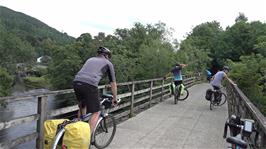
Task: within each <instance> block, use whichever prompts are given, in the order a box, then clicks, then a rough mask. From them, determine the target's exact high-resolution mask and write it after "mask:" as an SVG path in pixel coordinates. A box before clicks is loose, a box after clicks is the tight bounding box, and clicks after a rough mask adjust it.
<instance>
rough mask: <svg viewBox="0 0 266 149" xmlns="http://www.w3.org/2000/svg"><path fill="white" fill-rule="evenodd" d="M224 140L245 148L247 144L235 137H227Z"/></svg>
mask: <svg viewBox="0 0 266 149" xmlns="http://www.w3.org/2000/svg"><path fill="white" fill-rule="evenodd" d="M226 142H228V143H231V144H236V145H238V146H239V147H241V148H247V146H248V144H247V143H246V142H245V141H243V140H241V139H239V138H237V137H228V138H227V139H226Z"/></svg>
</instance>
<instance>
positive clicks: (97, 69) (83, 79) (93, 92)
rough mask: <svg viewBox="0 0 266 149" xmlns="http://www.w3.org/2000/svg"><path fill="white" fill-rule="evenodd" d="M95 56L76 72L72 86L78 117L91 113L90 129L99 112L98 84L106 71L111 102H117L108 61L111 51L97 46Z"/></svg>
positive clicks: (112, 67) (112, 71) (112, 69)
mask: <svg viewBox="0 0 266 149" xmlns="http://www.w3.org/2000/svg"><path fill="white" fill-rule="evenodd" d="M97 53H98V55H97V56H96V57H92V58H89V59H88V60H87V61H86V63H85V64H84V65H83V66H82V68H81V69H80V71H79V72H78V73H77V74H76V76H75V79H74V81H73V88H74V91H75V95H76V98H77V100H78V106H79V112H78V117H80V116H83V115H85V114H86V113H92V117H91V119H90V121H89V123H90V126H91V130H93V129H94V127H95V125H96V123H97V120H98V118H99V114H100V112H99V111H100V101H99V95H98V84H99V82H100V80H101V79H102V77H103V75H104V74H105V73H107V75H108V77H109V80H110V84H111V90H112V94H113V104H116V102H117V100H116V99H117V85H116V78H115V71H114V66H113V64H112V63H111V62H110V61H109V59H110V57H111V52H110V50H109V49H107V48H105V47H99V48H98V50H97Z"/></svg>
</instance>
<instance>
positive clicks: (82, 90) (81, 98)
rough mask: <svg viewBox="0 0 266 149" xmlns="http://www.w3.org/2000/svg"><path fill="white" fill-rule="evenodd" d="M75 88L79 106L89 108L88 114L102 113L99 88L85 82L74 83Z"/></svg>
mask: <svg viewBox="0 0 266 149" xmlns="http://www.w3.org/2000/svg"><path fill="white" fill-rule="evenodd" d="M73 88H74V91H75V95H76V98H77V100H78V102H79V105H80V106H81V107H82V108H84V107H87V113H94V112H98V111H100V101H99V93H98V88H97V87H95V86H93V85H90V84H87V83H84V82H79V81H74V82H73Z"/></svg>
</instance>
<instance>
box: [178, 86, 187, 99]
mask: <svg viewBox="0 0 266 149" xmlns="http://www.w3.org/2000/svg"><path fill="white" fill-rule="evenodd" d="M188 95H189V92H188V90H187V88H185V89H184V91H183V94H180V95H179V98H178V100H181V101H182V100H185V99H187V97H188Z"/></svg>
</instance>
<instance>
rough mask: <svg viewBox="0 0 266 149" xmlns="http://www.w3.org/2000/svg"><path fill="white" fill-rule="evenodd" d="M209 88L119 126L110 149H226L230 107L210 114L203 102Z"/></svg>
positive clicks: (195, 88)
mask: <svg viewBox="0 0 266 149" xmlns="http://www.w3.org/2000/svg"><path fill="white" fill-rule="evenodd" d="M207 88H210V85H209V84H206V83H204V84H199V85H195V86H193V87H191V88H189V92H190V96H189V98H188V99H187V100H185V101H182V102H178V104H177V105H174V101H173V97H172V98H169V99H167V100H165V101H164V102H162V103H160V104H158V105H156V106H154V107H152V108H150V109H148V110H146V111H144V112H142V113H140V114H138V115H136V116H135V117H133V118H131V119H129V120H127V121H125V122H123V123H121V124H119V125H118V127H117V132H116V135H115V138H114V140H113V141H112V143H111V144H110V145H109V147H108V148H109V149H118V148H120V149H135V148H136V149H139V148H166V149H170V148H171V149H179V148H186V149H225V148H226V147H227V144H226V143H225V140H224V139H223V138H222V135H223V128H224V122H225V120H226V118H227V104H225V105H223V106H222V107H215V109H214V110H212V111H210V110H209V102H207V101H206V100H205V98H204V96H205V91H206V90H207ZM92 148H94V147H92Z"/></svg>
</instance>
